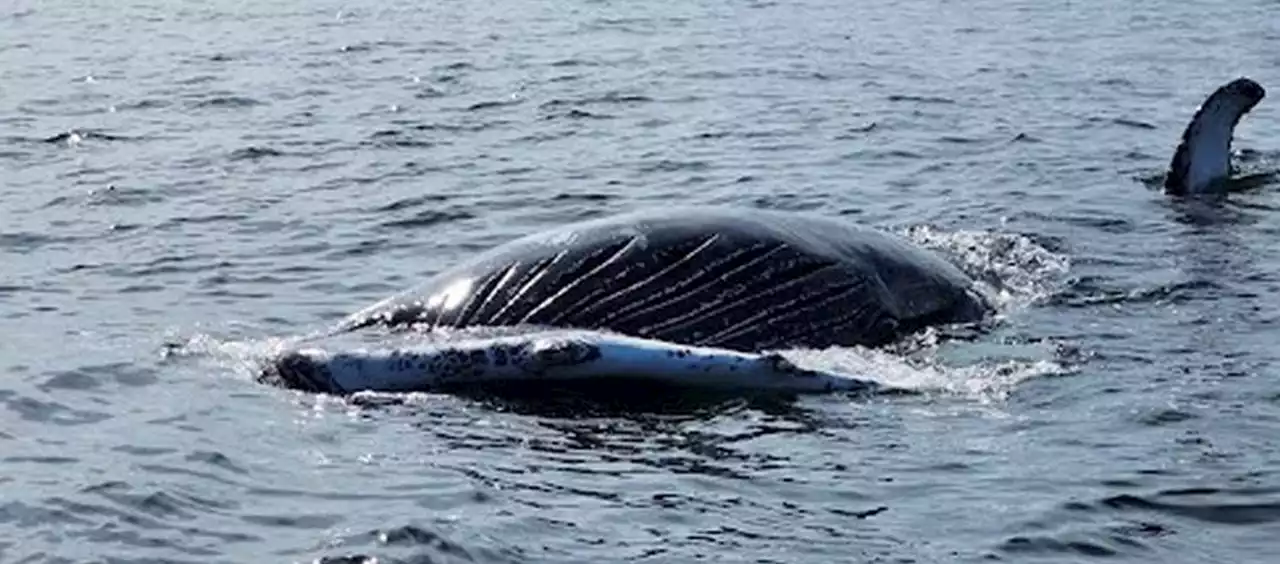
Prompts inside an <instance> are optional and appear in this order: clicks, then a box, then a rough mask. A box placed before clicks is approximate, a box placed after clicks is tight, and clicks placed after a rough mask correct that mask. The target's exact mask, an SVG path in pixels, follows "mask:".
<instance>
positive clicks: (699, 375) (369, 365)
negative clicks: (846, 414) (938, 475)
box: [290, 331, 877, 393]
mask: <svg viewBox="0 0 1280 564" xmlns="http://www.w3.org/2000/svg"><path fill="white" fill-rule="evenodd" d="M290 353H291V354H293V355H301V356H302V357H303V358H305V359H306V360H308V361H309V362H310V363H311V367H312V368H313V369H314V370H316V373H315V374H312V375H310V376H309V379H310V380H311V381H313V382H324V381H327V382H329V383H331V385H332V386H333V388H334V390H335V391H341V392H345V393H354V392H359V391H382V392H412V391H428V390H432V389H436V388H438V387H440V386H443V385H449V384H501V383H503V382H511V383H516V382H529V381H545V382H552V381H555V382H566V383H567V382H572V381H582V380H591V381H600V380H609V379H628V380H650V381H654V382H660V383H666V384H674V385H678V386H689V387H696V388H708V389H718V390H752V391H770V392H790V393H825V392H835V391H852V392H864V391H871V390H873V389H875V388H876V387H877V385H876V384H875V383H874V382H871V381H868V380H863V379H859V378H855V377H852V376H849V375H846V374H841V373H837V372H832V371H824V370H810V369H807V368H800V367H797V366H796V365H794V364H793V363H792V362H791V361H789V360H787V359H786V358H784V357H783V356H781V355H779V354H772V353H765V354H750V353H742V352H736V351H730V350H725V349H716V348H709V347H689V346H682V345H676V344H672V343H665V342H661V341H654V340H649V339H640V338H635V337H627V336H622V335H615V334H608V333H596V332H589V331H554V332H545V333H535V334H527V335H523V336H517V337H494V338H484V339H467V340H458V341H451V342H422V343H419V344H404V345H400V346H397V347H393V348H366V349H350V350H344V351H342V352H336V353H330V352H328V351H325V350H323V349H319V348H306V349H296V350H293V351H290Z"/></svg>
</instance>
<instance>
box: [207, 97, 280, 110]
mask: <svg viewBox="0 0 1280 564" xmlns="http://www.w3.org/2000/svg"><path fill="white" fill-rule="evenodd" d="M264 103H265V102H262V101H260V100H256V99H254V98H249V97H247V96H213V97H210V98H206V99H204V100H199V101H197V102H196V103H195V107H197V108H250V107H253V106H261V105H263V104H264Z"/></svg>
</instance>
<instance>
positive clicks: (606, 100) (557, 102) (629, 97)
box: [539, 92, 653, 110]
mask: <svg viewBox="0 0 1280 564" xmlns="http://www.w3.org/2000/svg"><path fill="white" fill-rule="evenodd" d="M652 101H653V98H650V97H648V96H643V95H639V94H622V93H620V92H609V93H606V94H602V95H599V96H585V97H582V98H573V99H567V100H566V99H560V98H557V99H554V100H550V101H547V102H543V103H542V105H541V106H539V108H541V109H544V110H552V109H556V108H561V107H564V106H589V105H597V104H640V103H646V102H652Z"/></svg>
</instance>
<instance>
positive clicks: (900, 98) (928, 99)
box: [889, 94, 956, 104]
mask: <svg viewBox="0 0 1280 564" xmlns="http://www.w3.org/2000/svg"><path fill="white" fill-rule="evenodd" d="M889 101H890V102H916V103H920V104H954V103H956V101H955V100H952V99H951V98H944V97H942V96H914V95H909V94H893V95H890V96H889Z"/></svg>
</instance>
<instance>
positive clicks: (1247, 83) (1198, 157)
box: [1164, 77, 1267, 196]
mask: <svg viewBox="0 0 1280 564" xmlns="http://www.w3.org/2000/svg"><path fill="white" fill-rule="evenodd" d="M1266 95H1267V91H1266V90H1264V89H1263V88H1262V85H1260V84H1258V83H1257V82H1254V81H1252V80H1250V79H1248V78H1243V77H1242V78H1237V79H1235V80H1232V81H1231V82H1228V83H1226V84H1224V85H1222V86H1220V87H1218V89H1217V90H1214V91H1213V93H1212V94H1210V95H1209V97H1208V98H1205V100H1204V102H1203V103H1201V104H1200V108H1199V109H1198V110H1196V113H1195V115H1194V116H1193V117H1192V118H1191V121H1190V122H1189V123H1187V127H1186V129H1184V130H1183V132H1182V141H1181V142H1180V143H1179V144H1178V149H1177V151H1175V152H1174V154H1173V159H1172V161H1171V162H1170V163H1169V171H1168V174H1167V175H1166V176H1165V182H1164V188H1165V192H1166V193H1168V194H1171V195H1178V196H1181V195H1188V194H1198V193H1205V192H1212V191H1216V190H1218V189H1220V188H1221V187H1222V181H1224V180H1226V179H1227V177H1229V176H1230V175H1231V137H1232V135H1233V134H1234V132H1235V128H1236V125H1237V124H1238V123H1240V118H1242V117H1244V115H1245V114H1247V113H1249V111H1250V110H1252V109H1253V107H1254V106H1256V105H1257V104H1258V102H1261V101H1262V99H1263V98H1264V97H1266Z"/></svg>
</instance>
